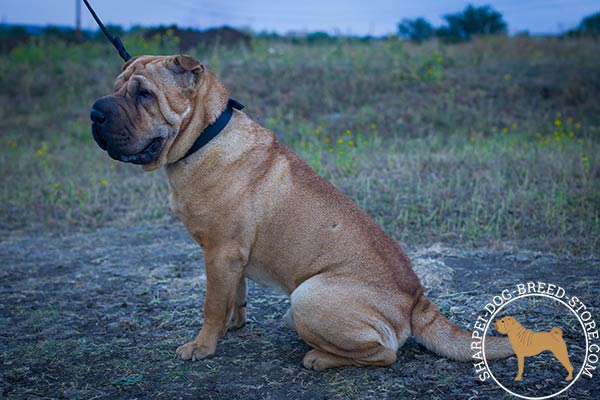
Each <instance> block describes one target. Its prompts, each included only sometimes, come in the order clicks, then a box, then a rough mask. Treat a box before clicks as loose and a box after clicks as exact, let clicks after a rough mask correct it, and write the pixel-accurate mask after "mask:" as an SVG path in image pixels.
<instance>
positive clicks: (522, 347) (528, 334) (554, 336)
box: [494, 316, 573, 381]
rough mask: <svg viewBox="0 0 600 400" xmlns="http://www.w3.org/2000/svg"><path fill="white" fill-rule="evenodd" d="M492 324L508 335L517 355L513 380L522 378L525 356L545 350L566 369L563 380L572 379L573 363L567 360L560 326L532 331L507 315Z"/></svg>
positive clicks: (567, 356) (567, 354)
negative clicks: (516, 370)
mask: <svg viewBox="0 0 600 400" xmlns="http://www.w3.org/2000/svg"><path fill="white" fill-rule="evenodd" d="M494 326H495V327H496V330H497V331H498V332H499V333H501V334H503V335H508V339H509V340H510V344H511V345H512V348H513V350H514V351H515V354H516V355H517V363H518V368H519V371H518V373H517V376H516V377H515V381H520V380H521V379H522V378H523V369H524V367H525V357H532V356H537V355H538V354H540V353H541V352H543V351H546V350H549V351H551V352H552V354H553V355H554V357H556V359H557V360H558V361H559V362H560V363H561V364H562V365H563V367H565V369H566V370H567V373H568V375H567V376H566V378H565V380H567V381H570V380H572V379H573V365H571V361H570V360H569V353H568V352H567V344H566V343H565V340H564V339H563V337H562V335H563V332H562V330H561V329H560V328H556V327H554V328H552V329H550V331H548V332H534V331H532V330H530V329H527V328H525V327H523V325H521V324H520V323H519V321H517V320H516V319H515V318H513V317H508V316H507V317H504V318H501V319H499V320H497V321H496V322H495V323H494Z"/></svg>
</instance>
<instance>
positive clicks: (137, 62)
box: [90, 56, 204, 165]
mask: <svg viewBox="0 0 600 400" xmlns="http://www.w3.org/2000/svg"><path fill="white" fill-rule="evenodd" d="M203 72H204V66H203V65H202V64H201V63H200V62H199V61H198V60H196V59H194V58H192V57H189V56H172V57H153V56H141V57H135V58H133V59H131V60H130V61H128V62H127V63H126V64H125V65H124V66H123V72H122V73H121V74H120V75H119V76H118V77H117V80H116V82H115V91H114V93H113V94H112V95H109V96H105V97H102V98H100V99H98V100H97V101H96V102H95V103H94V105H93V106H92V111H91V115H90V117H91V119H92V134H93V136H94V139H95V140H96V143H98V146H100V148H102V150H106V151H107V152H108V155H109V156H110V157H111V158H113V159H115V160H118V161H123V162H130V163H133V164H143V165H147V164H150V163H154V162H156V161H157V160H158V159H159V157H161V154H163V153H166V152H168V149H169V147H170V145H171V144H172V143H173V140H174V138H175V136H176V135H177V133H178V132H179V131H180V129H181V128H182V125H183V124H184V122H185V120H186V119H188V120H189V117H190V115H191V113H192V111H193V108H194V107H193V104H194V102H195V98H196V95H197V89H198V87H199V86H200V85H201V82H202V73H203ZM165 157H166V156H165ZM163 158H164V157H163Z"/></svg>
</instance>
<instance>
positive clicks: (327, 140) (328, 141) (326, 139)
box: [323, 137, 331, 144]
mask: <svg viewBox="0 0 600 400" xmlns="http://www.w3.org/2000/svg"><path fill="white" fill-rule="evenodd" d="M323 141H324V142H325V143H328V144H329V143H331V139H329V138H328V137H326V138H325V139H323Z"/></svg>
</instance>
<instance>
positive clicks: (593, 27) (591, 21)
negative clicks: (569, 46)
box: [579, 12, 600, 36]
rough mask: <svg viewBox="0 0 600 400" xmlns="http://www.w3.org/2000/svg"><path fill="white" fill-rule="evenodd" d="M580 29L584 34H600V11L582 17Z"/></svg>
mask: <svg viewBox="0 0 600 400" xmlns="http://www.w3.org/2000/svg"><path fill="white" fill-rule="evenodd" d="M579 31H580V32H581V33H583V34H584V35H591V36H600V12H597V13H596V14H592V15H588V16H587V17H585V18H584V19H582V20H581V23H580V24H579Z"/></svg>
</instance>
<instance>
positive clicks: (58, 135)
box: [0, 38, 600, 256]
mask: <svg viewBox="0 0 600 400" xmlns="http://www.w3.org/2000/svg"><path fill="white" fill-rule="evenodd" d="M125 41H126V44H127V45H128V48H129V49H130V51H131V52H132V53H133V54H139V53H142V52H144V53H154V54H170V53H175V52H176V43H175V42H174V41H173V40H164V41H163V42H162V44H161V43H160V42H159V41H154V42H150V43H147V42H143V41H142V40H140V39H139V38H125ZM599 52H600V44H599V43H598V42H593V41H588V40H585V39H571V40H558V39H533V38H512V39H510V38H487V39H480V40H477V41H474V42H471V43H468V44H461V45H455V46H444V45H440V44H439V43H436V42H430V43H426V44H424V45H422V46H414V45H410V44H405V43H403V42H399V41H397V40H388V41H382V42H377V43H364V42H358V41H345V40H340V41H338V42H334V43H328V44H320V45H308V44H290V43H286V42H283V41H275V40H265V39H258V40H255V41H254V43H253V46H252V49H229V50H227V49H219V48H217V49H212V50H196V51H192V52H191V54H192V55H194V56H196V57H198V58H199V59H201V60H203V61H204V62H205V63H206V64H207V66H208V67H209V68H212V69H213V70H215V71H216V72H217V73H218V74H219V76H221V78H222V79H223V81H224V82H225V83H226V85H227V86H228V87H229V88H230V90H231V93H232V96H233V97H235V98H236V99H238V100H240V101H242V102H243V103H244V104H246V106H247V108H246V110H245V111H246V112H247V114H248V115H250V116H251V117H252V118H253V119H255V120H256V121H258V122H259V123H261V124H263V125H264V126H266V127H268V128H270V129H272V130H273V131H274V132H275V133H276V134H277V135H278V137H280V139H281V140H282V141H283V142H284V143H286V144H287V145H289V146H290V147H291V148H292V149H293V150H294V151H296V152H297V153H298V154H300V155H301V156H302V157H303V158H304V159H305V160H306V161H307V162H308V163H309V164H310V165H311V166H312V167H313V168H315V169H316V170H317V171H318V172H319V173H320V174H321V175H322V176H324V177H325V178H327V179H329V180H331V181H333V182H334V183H335V184H336V185H337V186H339V187H340V188H341V189H342V190H343V191H344V192H345V193H346V194H348V195H349V196H350V197H351V198H352V199H353V200H355V201H356V202H357V203H358V204H359V205H360V206H361V207H363V208H365V209H366V210H367V212H368V213H369V214H370V215H372V216H373V217H374V218H375V219H376V220H377V221H378V222H379V223H381V224H382V225H383V226H384V228H385V229H386V231H387V232H389V233H390V234H391V235H392V236H393V237H395V238H396V239H398V240H400V241H401V242H403V243H405V244H421V243H430V242H433V241H444V242H448V243H452V244H457V245H475V246H487V245H494V244H498V243H504V242H513V243H514V244H516V245H520V246H524V247H528V248H532V249H536V250H551V251H560V252H570V253H574V254H578V255H583V256H587V255H596V256H597V255H598V254H600V251H599V248H600V246H599V238H600V212H599V209H600V206H599V205H600V168H599V159H598V157H599V155H600V96H598V95H597V93H598V91H600V62H598V60H597V57H595V55H596V54H598V53H599ZM119 71H120V62H119V59H118V56H117V55H116V54H115V53H114V50H113V49H112V48H111V47H110V46H109V45H107V44H105V43H93V44H85V45H69V46H67V45H64V44H61V43H41V42H32V43H30V44H28V45H26V46H23V47H21V48H18V49H16V50H14V51H13V52H12V53H11V54H10V55H9V56H8V57H2V58H1V59H0V89H1V91H0V135H1V138H0V140H1V142H0V143H1V144H2V147H1V148H2V150H1V151H0V174H1V175H2V180H3V184H2V191H1V192H0V201H1V204H0V209H1V211H2V215H3V217H4V218H3V219H2V223H1V225H0V228H2V230H3V231H4V232H8V231H15V230H18V231H25V232H28V231H38V232H39V231H49V232H55V231H58V232H59V231H64V230H72V229H95V228H97V227H100V226H106V225H118V226H127V225H129V224H135V223H138V222H141V221H159V222H167V221H171V220H173V216H172V215H171V213H170V211H169V210H168V206H167V198H168V189H167V185H166V181H165V177H164V173H163V172H155V173H144V172H143V171H142V170H141V169H140V168H139V167H135V166H132V165H125V164H121V163H117V162H114V161H111V160H110V159H109V158H108V157H107V156H106V155H105V154H104V153H103V152H102V151H100V149H99V148H97V146H96V145H95V143H94V142H93V140H92V138H91V134H90V129H89V123H88V113H89V107H90V105H91V104H92V102H93V101H94V100H95V99H96V98H97V97H100V96H102V95H105V94H108V93H109V92H110V91H111V87H112V82H113V80H114V78H115V77H116V75H117V74H118V72H119Z"/></svg>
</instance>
